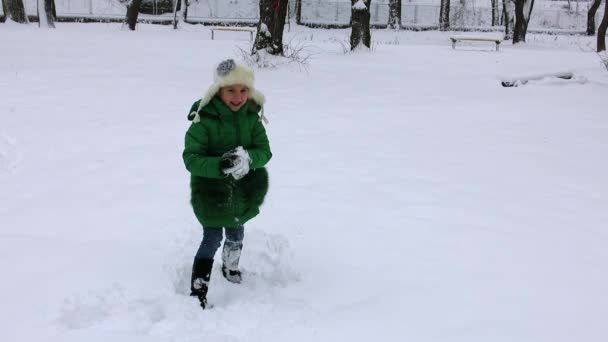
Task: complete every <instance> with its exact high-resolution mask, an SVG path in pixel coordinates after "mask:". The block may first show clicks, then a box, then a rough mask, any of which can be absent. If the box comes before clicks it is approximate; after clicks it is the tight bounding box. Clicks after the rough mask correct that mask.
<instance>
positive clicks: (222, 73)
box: [188, 59, 267, 122]
mask: <svg viewBox="0 0 608 342" xmlns="http://www.w3.org/2000/svg"><path fill="white" fill-rule="evenodd" d="M254 80H255V77H254V75H253V70H251V68H249V67H248V66H246V65H244V64H237V63H236V62H235V61H234V60H233V59H227V60H225V61H222V62H221V63H220V64H219V65H218V66H217V68H216V69H215V71H214V73H213V84H212V85H211V86H210V87H209V89H207V92H206V93H205V95H204V96H203V97H202V98H201V101H200V102H199V104H198V109H197V110H196V112H192V113H190V115H188V119H190V120H192V121H193V122H199V121H200V116H199V111H200V110H201V109H202V108H203V107H204V106H206V105H207V104H208V103H209V101H211V99H212V98H213V97H214V96H215V95H216V94H217V92H218V91H219V90H220V88H222V87H225V86H229V85H232V84H243V85H246V86H247V87H248V88H249V99H251V100H253V101H255V102H256V103H257V104H258V105H259V106H260V107H262V109H261V111H260V112H261V118H262V120H264V122H267V120H266V118H265V117H264V102H266V98H265V97H264V94H262V93H261V92H260V91H259V90H257V89H255V87H254Z"/></svg>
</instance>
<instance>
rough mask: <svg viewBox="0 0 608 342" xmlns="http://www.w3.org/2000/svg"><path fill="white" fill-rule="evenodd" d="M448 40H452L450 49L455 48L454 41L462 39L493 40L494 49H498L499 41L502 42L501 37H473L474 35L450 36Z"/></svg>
mask: <svg viewBox="0 0 608 342" xmlns="http://www.w3.org/2000/svg"><path fill="white" fill-rule="evenodd" d="M450 40H451V41H452V49H456V43H457V42H459V41H462V40H471V41H478V42H493V43H496V51H498V48H499V46H500V43H502V39H501V38H498V37H481V36H480V37H474V36H452V37H450Z"/></svg>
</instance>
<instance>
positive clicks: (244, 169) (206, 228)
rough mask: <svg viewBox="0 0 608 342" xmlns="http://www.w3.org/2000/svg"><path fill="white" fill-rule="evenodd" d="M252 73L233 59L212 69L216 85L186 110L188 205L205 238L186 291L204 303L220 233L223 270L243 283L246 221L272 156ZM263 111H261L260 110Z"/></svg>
mask: <svg viewBox="0 0 608 342" xmlns="http://www.w3.org/2000/svg"><path fill="white" fill-rule="evenodd" d="M253 83H254V75H253V71H252V70H251V69H250V68H249V67H247V66H245V65H242V64H237V63H235V62H234V60H232V59H228V60H225V61H223V62H221V63H220V64H219V65H218V67H217V68H216V70H215V74H214V83H213V84H212V85H211V87H209V89H208V90H207V92H206V93H205V95H204V96H203V98H202V99H200V100H198V101H196V102H195V103H194V104H193V105H192V108H191V109H190V114H189V115H188V119H189V120H191V121H192V125H191V126H190V128H189V129H188V132H187V133H186V139H185V140H186V141H185V149H184V152H183V155H182V156H183V159H184V163H185V164H186V169H187V170H188V171H189V172H190V174H191V178H190V189H191V201H190V202H191V204H192V208H193V209H194V214H195V215H196V218H197V219H198V221H199V222H200V223H201V225H202V226H203V241H202V242H201V245H200V247H199V249H198V251H197V253H196V256H195V257H194V264H193V266H192V279H191V282H190V290H191V293H190V295H192V296H196V297H198V299H199V301H200V303H201V306H202V308H203V309H205V307H207V291H208V289H209V279H210V277H211V269H212V267H213V257H214V255H215V252H216V251H217V249H218V248H219V246H220V244H221V242H222V239H223V231H224V230H225V232H226V241H225V242H224V247H223V250H222V274H223V275H224V277H225V278H226V279H227V280H228V281H230V282H233V283H240V282H241V272H240V271H239V268H238V265H239V259H240V256H241V250H242V248H243V233H244V226H243V225H244V224H245V223H246V222H247V221H249V220H250V219H252V218H254V217H255V216H256V215H257V214H258V213H259V208H260V206H261V205H262V203H263V202H264V197H265V196H266V192H267V191H268V173H267V171H266V169H265V168H264V166H265V165H266V163H267V162H268V161H269V160H270V158H271V157H272V153H271V152H270V145H269V143H268V137H267V136H266V130H265V129H264V126H263V124H262V122H261V121H262V120H265V118H264V116H263V109H262V106H263V105H264V102H265V98H264V95H263V94H262V93H261V92H259V91H258V90H256V89H255V88H254V85H253ZM260 112H261V113H262V115H259V113H260Z"/></svg>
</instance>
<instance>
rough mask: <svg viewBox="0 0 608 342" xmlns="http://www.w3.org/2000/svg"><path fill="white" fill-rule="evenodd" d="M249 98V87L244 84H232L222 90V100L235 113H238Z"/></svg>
mask: <svg viewBox="0 0 608 342" xmlns="http://www.w3.org/2000/svg"><path fill="white" fill-rule="evenodd" d="M248 98H249V87H247V86H246V85H244V84H231V85H229V86H225V87H222V88H221V89H220V99H222V101H224V103H225V104H226V105H227V106H228V107H229V108H230V109H231V110H232V111H233V112H236V111H237V110H239V109H240V108H241V107H243V105H244V104H245V103H246V102H247V99H248Z"/></svg>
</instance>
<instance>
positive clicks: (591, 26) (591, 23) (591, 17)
mask: <svg viewBox="0 0 608 342" xmlns="http://www.w3.org/2000/svg"><path fill="white" fill-rule="evenodd" d="M601 3H602V0H595V1H593V5H591V7H589V12H587V35H588V36H593V35H595V13H597V9H598V8H599V7H600V4H601Z"/></svg>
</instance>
